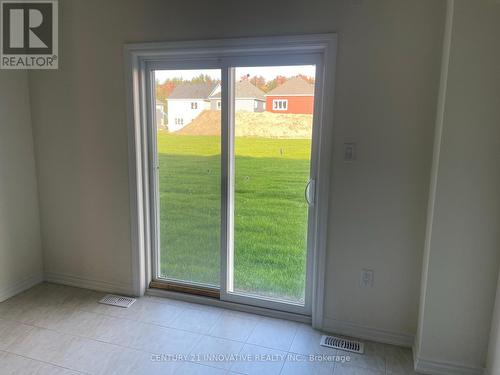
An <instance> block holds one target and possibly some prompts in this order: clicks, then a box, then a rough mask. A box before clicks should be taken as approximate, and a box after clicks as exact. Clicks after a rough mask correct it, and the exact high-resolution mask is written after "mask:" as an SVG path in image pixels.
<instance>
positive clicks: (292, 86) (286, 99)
mask: <svg viewBox="0 0 500 375" xmlns="http://www.w3.org/2000/svg"><path fill="white" fill-rule="evenodd" d="M265 97H266V111H269V112H275V113H303V114H312V113H313V107H314V84H311V83H308V82H306V81H305V80H304V79H302V78H300V77H294V78H290V79H289V80H287V81H286V82H285V83H283V84H282V85H280V86H278V87H276V88H275V89H273V90H271V91H269V92H268V93H267V94H266V95H265Z"/></svg>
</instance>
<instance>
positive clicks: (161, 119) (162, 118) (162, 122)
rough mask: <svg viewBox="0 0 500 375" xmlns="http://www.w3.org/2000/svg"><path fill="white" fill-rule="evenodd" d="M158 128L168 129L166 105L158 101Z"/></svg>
mask: <svg viewBox="0 0 500 375" xmlns="http://www.w3.org/2000/svg"><path fill="white" fill-rule="evenodd" d="M156 127H157V128H158V129H166V127H167V111H166V104H165V103H163V102H162V101H160V100H158V99H157V100H156Z"/></svg>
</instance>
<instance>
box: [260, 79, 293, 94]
mask: <svg viewBox="0 0 500 375" xmlns="http://www.w3.org/2000/svg"><path fill="white" fill-rule="evenodd" d="M287 79H288V78H287V77H285V76H276V78H274V79H273V80H271V81H269V82H267V84H266V89H265V90H264V91H265V92H269V91H271V90H273V89H275V88H276V87H278V86H279V85H282V84H283V83H285V82H286V81H287Z"/></svg>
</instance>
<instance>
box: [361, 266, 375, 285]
mask: <svg viewBox="0 0 500 375" xmlns="http://www.w3.org/2000/svg"><path fill="white" fill-rule="evenodd" d="M374 277H375V273H374V272H373V270H370V269H362V270H361V280H360V286H361V287H362V288H372V287H373V283H374Z"/></svg>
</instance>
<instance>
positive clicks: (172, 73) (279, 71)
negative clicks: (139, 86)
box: [155, 65, 316, 83]
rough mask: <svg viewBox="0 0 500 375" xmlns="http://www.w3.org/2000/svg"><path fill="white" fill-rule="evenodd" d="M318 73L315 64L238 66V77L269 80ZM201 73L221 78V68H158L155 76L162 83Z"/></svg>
mask: <svg viewBox="0 0 500 375" xmlns="http://www.w3.org/2000/svg"><path fill="white" fill-rule="evenodd" d="M315 73H316V67H315V66H314V65H295V66H259V67H248V68H236V72H235V75H236V78H237V79H239V78H240V77H241V76H243V75H245V74H250V77H253V76H255V75H257V76H263V77H264V78H265V79H266V80H267V81H269V80H272V79H274V78H275V77H276V76H278V75H282V76H285V77H293V76H296V75H299V74H303V75H305V76H308V77H314V76H315ZM200 74H206V75H208V76H210V77H212V78H213V79H220V70H219V69H196V70H157V71H156V72H155V78H156V79H158V80H159V81H160V83H163V82H165V80H167V79H171V78H174V77H183V78H184V79H186V80H190V79H192V78H194V77H196V76H199V75H200Z"/></svg>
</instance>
